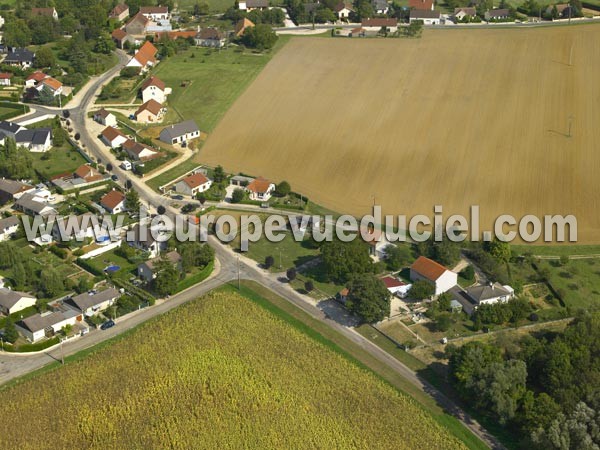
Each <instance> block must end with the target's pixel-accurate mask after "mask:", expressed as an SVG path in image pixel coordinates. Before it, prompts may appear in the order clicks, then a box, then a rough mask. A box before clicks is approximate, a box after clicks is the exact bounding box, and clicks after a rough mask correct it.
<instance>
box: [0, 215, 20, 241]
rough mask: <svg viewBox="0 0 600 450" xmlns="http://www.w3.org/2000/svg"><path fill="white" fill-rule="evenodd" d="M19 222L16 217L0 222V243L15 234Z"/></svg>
mask: <svg viewBox="0 0 600 450" xmlns="http://www.w3.org/2000/svg"><path fill="white" fill-rule="evenodd" d="M20 223H21V221H20V220H19V218H18V217H16V216H10V217H7V218H6V219H1V220H0V242H2V241H6V240H7V239H10V237H11V236H12V235H13V234H15V233H16V232H17V230H18V229H19V224H20Z"/></svg>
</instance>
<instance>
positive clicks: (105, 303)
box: [65, 288, 121, 317]
mask: <svg viewBox="0 0 600 450" xmlns="http://www.w3.org/2000/svg"><path fill="white" fill-rule="evenodd" d="M120 296H121V294H120V293H119V291H118V290H116V289H115V288H108V289H105V290H103V291H100V292H95V291H92V292H84V293H83V294H79V295H76V296H75V297H71V298H70V299H67V300H66V301H65V303H66V304H67V306H70V307H72V308H74V309H75V311H77V312H79V313H81V314H83V315H84V316H88V317H90V316H93V315H95V314H98V313H99V312H101V311H104V310H105V309H107V308H108V307H110V306H112V305H113V304H114V303H115V301H116V300H117V299H118V298H119V297H120Z"/></svg>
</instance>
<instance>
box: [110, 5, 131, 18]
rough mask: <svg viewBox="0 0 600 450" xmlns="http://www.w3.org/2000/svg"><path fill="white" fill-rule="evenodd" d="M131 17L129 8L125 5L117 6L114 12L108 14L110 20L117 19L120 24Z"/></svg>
mask: <svg viewBox="0 0 600 450" xmlns="http://www.w3.org/2000/svg"><path fill="white" fill-rule="evenodd" d="M128 16H129V6H127V5H126V4H124V3H119V4H118V5H117V6H115V7H114V8H113V9H112V11H111V12H110V13H109V14H108V18H109V19H116V20H118V21H119V22H122V21H123V20H125V19H127V17H128Z"/></svg>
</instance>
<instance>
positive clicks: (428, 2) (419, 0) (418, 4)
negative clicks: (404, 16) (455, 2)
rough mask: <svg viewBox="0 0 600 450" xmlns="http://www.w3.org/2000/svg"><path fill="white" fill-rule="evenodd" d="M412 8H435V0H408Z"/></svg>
mask: <svg viewBox="0 0 600 450" xmlns="http://www.w3.org/2000/svg"><path fill="white" fill-rule="evenodd" d="M408 7H409V8H410V9H429V10H432V9H433V0H408Z"/></svg>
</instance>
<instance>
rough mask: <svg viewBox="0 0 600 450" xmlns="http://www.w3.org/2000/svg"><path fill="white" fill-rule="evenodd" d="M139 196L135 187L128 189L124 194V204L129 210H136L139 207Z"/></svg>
mask: <svg viewBox="0 0 600 450" xmlns="http://www.w3.org/2000/svg"><path fill="white" fill-rule="evenodd" d="M140 205H141V203H140V196H139V195H138V193H137V191H136V190H135V189H129V190H128V191H127V193H126V194H125V206H126V207H127V209H128V210H129V211H138V210H139V209H140Z"/></svg>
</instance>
